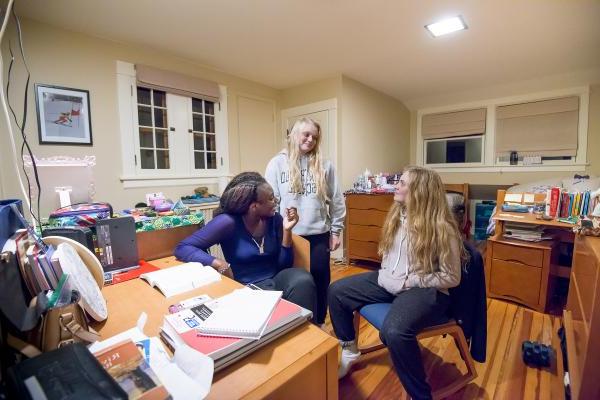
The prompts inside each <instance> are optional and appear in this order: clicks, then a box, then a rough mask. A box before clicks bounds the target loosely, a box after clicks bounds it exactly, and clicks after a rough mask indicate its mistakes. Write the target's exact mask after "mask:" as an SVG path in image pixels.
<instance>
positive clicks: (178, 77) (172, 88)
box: [135, 64, 219, 102]
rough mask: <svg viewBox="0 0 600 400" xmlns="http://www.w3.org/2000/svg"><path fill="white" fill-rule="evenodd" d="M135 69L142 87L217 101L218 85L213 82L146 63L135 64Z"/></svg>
mask: <svg viewBox="0 0 600 400" xmlns="http://www.w3.org/2000/svg"><path fill="white" fill-rule="evenodd" d="M135 70H136V78H137V81H138V84H140V85H142V86H144V87H148V88H151V89H157V90H164V91H165V92H169V93H173V94H178V95H181V96H186V97H196V98H200V99H204V100H209V101H214V102H218V101H219V85H218V84H217V83H215V82H211V81H206V80H203V79H199V78H193V77H190V76H186V75H182V74H178V73H176V72H171V71H165V70H162V69H157V68H152V67H148V66H147V65H140V64H137V65H136V66H135Z"/></svg>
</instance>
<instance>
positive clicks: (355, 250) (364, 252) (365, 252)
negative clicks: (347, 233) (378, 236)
mask: <svg viewBox="0 0 600 400" xmlns="http://www.w3.org/2000/svg"><path fill="white" fill-rule="evenodd" d="M377 246H378V244H377V243H373V242H361V241H360V240H349V241H348V257H349V258H364V259H368V260H374V261H381V258H380V257H379V255H378V254H377Z"/></svg>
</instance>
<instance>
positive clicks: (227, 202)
mask: <svg viewBox="0 0 600 400" xmlns="http://www.w3.org/2000/svg"><path fill="white" fill-rule="evenodd" d="M266 183H267V181H266V180H265V178H263V177H262V175H261V174H259V173H258V172H242V173H240V174H237V175H236V176H234V177H233V178H232V179H231V181H230V182H229V183H228V184H227V186H226V187H225V190H224V191H223V194H222V195H221V200H220V202H219V208H217V209H216V210H215V211H214V214H213V215H214V216H217V215H219V214H223V213H227V214H234V215H243V214H246V213H247V212H248V209H249V208H250V204H252V203H253V202H255V201H256V200H257V199H258V188H259V187H260V186H261V185H264V184H266Z"/></svg>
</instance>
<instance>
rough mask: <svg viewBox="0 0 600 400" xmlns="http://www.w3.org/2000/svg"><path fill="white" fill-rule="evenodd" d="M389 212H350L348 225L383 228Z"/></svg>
mask: <svg viewBox="0 0 600 400" xmlns="http://www.w3.org/2000/svg"><path fill="white" fill-rule="evenodd" d="M386 216H387V211H378V210H348V223H349V224H353V225H363V226H379V227H382V226H383V223H384V222H385V217H386Z"/></svg>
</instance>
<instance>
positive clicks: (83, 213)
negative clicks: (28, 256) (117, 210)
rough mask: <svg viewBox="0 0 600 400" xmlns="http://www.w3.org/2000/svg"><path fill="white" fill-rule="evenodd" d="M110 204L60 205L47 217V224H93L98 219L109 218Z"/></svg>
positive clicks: (52, 225)
mask: <svg viewBox="0 0 600 400" xmlns="http://www.w3.org/2000/svg"><path fill="white" fill-rule="evenodd" d="M112 215H113V209H112V206H111V205H110V204H109V203H105V202H98V203H80V204H72V205H70V206H66V207H61V208H59V209H57V210H55V211H53V212H52V213H50V216H49V217H48V226H50V227H58V226H94V225H95V224H96V222H98V221H99V220H103V219H107V218H111V217H112Z"/></svg>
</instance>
